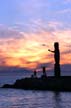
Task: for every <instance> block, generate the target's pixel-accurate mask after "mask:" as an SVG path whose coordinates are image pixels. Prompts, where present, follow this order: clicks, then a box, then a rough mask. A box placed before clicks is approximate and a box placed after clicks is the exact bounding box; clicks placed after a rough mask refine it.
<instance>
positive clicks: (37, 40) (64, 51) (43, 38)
mask: <svg viewBox="0 0 71 108" xmlns="http://www.w3.org/2000/svg"><path fill="white" fill-rule="evenodd" d="M19 34H20V33H19ZM70 35H71V31H70V30H67V31H55V32H52V33H51V32H48V31H44V32H42V31H41V32H40V33H24V32H22V36H21V38H19V39H18V38H15V39H14V38H9V37H8V38H6V39H2V38H1V39H0V66H18V67H26V68H32V69H33V68H37V67H38V66H39V65H42V64H48V63H53V64H54V55H53V54H51V53H50V52H48V49H52V50H54V42H55V41H58V42H59V44H60V52H61V64H67V63H68V64H70V63H71V54H70V53H71V50H69V46H71V43H70V42H71V38H70V37H69V36H70ZM1 43H2V44H1ZM48 68H49V67H48Z"/></svg>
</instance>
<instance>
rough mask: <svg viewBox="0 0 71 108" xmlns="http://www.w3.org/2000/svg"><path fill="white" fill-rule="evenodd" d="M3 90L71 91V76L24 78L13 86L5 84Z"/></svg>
mask: <svg viewBox="0 0 71 108" xmlns="http://www.w3.org/2000/svg"><path fill="white" fill-rule="evenodd" d="M2 88H15V89H24V90H51V91H71V76H60V77H58V78H56V77H41V78H23V79H19V80H16V82H15V83H14V84H12V85H10V84H5V85H3V87H2Z"/></svg>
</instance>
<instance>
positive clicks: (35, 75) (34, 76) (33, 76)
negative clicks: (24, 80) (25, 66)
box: [31, 70, 37, 78]
mask: <svg viewBox="0 0 71 108" xmlns="http://www.w3.org/2000/svg"><path fill="white" fill-rule="evenodd" d="M31 77H32V78H37V73H36V70H34V73H33V75H32V76H31Z"/></svg>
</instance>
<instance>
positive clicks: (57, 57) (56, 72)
mask: <svg viewBox="0 0 71 108" xmlns="http://www.w3.org/2000/svg"><path fill="white" fill-rule="evenodd" d="M48 51H50V52H53V53H54V59H55V64H54V75H55V77H60V51H59V43H58V42H55V43H54V51H51V50H48Z"/></svg>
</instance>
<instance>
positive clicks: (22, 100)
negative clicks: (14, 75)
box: [0, 89, 71, 108]
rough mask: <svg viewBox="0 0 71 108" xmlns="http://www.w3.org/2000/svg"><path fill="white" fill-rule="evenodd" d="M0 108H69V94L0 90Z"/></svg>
mask: <svg viewBox="0 0 71 108" xmlns="http://www.w3.org/2000/svg"><path fill="white" fill-rule="evenodd" d="M0 108H71V93H69V92H60V93H59V92H50V91H32V90H16V89H0Z"/></svg>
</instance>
